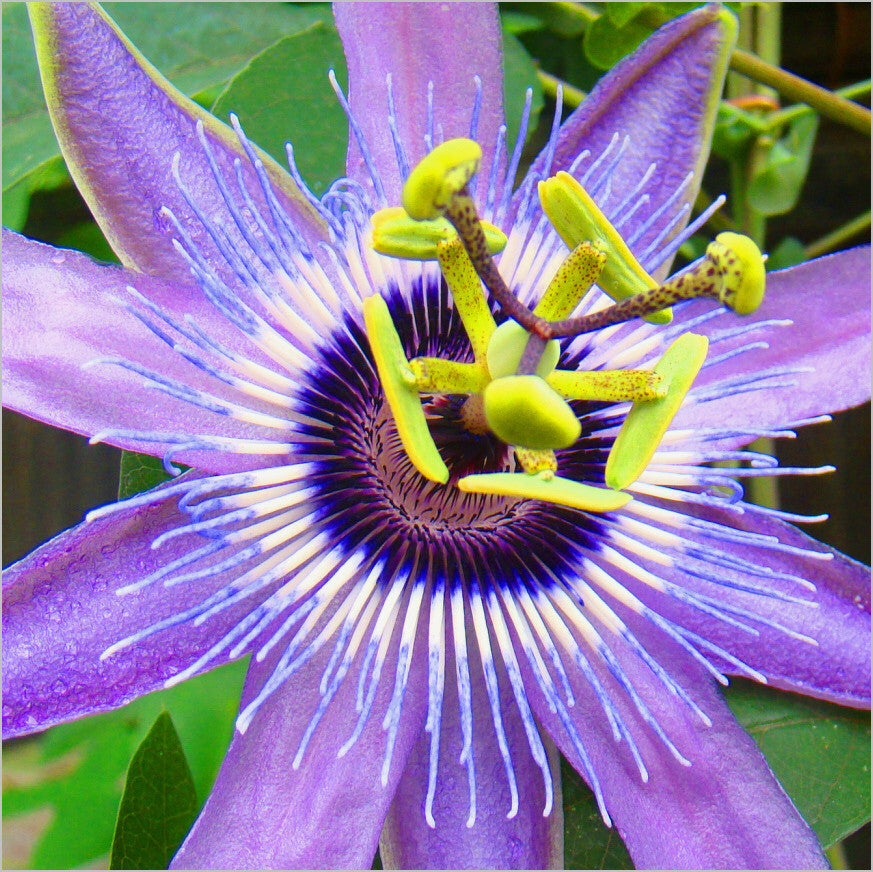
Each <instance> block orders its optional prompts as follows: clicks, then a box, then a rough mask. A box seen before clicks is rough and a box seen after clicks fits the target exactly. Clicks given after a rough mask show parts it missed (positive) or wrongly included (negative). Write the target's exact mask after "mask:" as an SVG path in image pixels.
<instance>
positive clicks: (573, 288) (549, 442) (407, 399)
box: [364, 139, 765, 512]
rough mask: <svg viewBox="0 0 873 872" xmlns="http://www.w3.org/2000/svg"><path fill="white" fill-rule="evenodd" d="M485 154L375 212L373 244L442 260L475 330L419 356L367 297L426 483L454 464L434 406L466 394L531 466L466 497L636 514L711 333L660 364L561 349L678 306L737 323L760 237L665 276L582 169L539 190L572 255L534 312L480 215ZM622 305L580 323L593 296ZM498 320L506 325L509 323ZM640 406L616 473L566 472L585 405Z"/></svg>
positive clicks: (444, 475)
mask: <svg viewBox="0 0 873 872" xmlns="http://www.w3.org/2000/svg"><path fill="white" fill-rule="evenodd" d="M480 159H481V149H480V148H479V146H478V144H477V143H475V142H473V141H472V140H469V139H453V140H449V141H447V142H444V143H442V144H441V145H439V146H437V147H436V148H434V149H433V150H432V151H431V152H430V153H429V154H428V155H427V156H426V157H425V158H424V159H423V160H422V161H421V162H420V163H419V164H418V165H417V166H416V167H414V168H413V170H412V172H411V173H410V174H409V176H408V178H407V181H406V184H405V186H404V188H403V192H402V207H397V206H394V207H389V208H387V209H382V210H380V211H379V212H377V213H376V214H375V215H374V216H373V219H372V245H373V248H374V249H375V250H376V251H377V252H379V253H381V254H384V255H386V256H389V257H395V258H401V259H415V260H435V261H437V262H438V263H439V266H440V269H441V272H442V275H443V278H444V280H445V282H446V285H447V287H448V289H449V292H450V293H451V295H452V299H453V302H454V305H455V309H456V310H457V312H458V314H459V315H460V318H461V320H462V322H463V326H464V330H465V332H466V333H467V336H468V338H469V341H470V347H471V350H472V356H473V360H472V361H457V360H448V359H444V358H438V357H432V358H428V357H416V358H413V359H412V360H409V359H407V358H406V356H405V354H404V352H403V346H402V343H401V341H400V338H399V335H398V332H397V329H396V328H395V326H394V324H393V323H392V321H391V317H390V314H389V312H388V308H387V306H386V304H385V301H384V300H383V299H382V298H381V297H379V296H371V297H369V298H367V299H365V300H364V319H365V326H366V331H367V338H368V340H369V342H370V346H371V349H372V352H373V357H374V359H375V362H376V368H377V371H378V375H379V379H380V382H381V384H382V387H383V390H384V394H385V397H386V401H387V404H388V407H389V409H390V412H391V415H392V416H393V418H394V422H395V424H396V427H397V432H398V435H399V437H400V441H401V443H402V445H403V449H404V451H405V452H406V455H407V457H408V458H409V460H410V462H411V463H412V465H413V466H414V467H415V468H416V469H417V470H418V472H419V473H420V474H421V475H422V476H424V477H425V478H426V479H430V480H431V481H434V482H437V483H439V484H442V485H446V484H448V482H449V471H448V468H447V467H446V464H445V462H444V461H443V459H442V458H441V457H440V454H439V451H438V449H437V447H436V444H435V442H434V440H433V438H432V436H431V434H430V431H429V428H428V423H427V417H426V414H425V410H424V408H423V406H422V401H423V399H427V398H430V397H434V396H439V395H457V394H462V395H464V394H466V395H468V401H467V405H468V406H469V407H470V408H471V409H474V410H475V413H476V414H475V415H474V416H472V417H473V418H474V419H475V422H476V423H475V426H476V427H477V428H478V429H480V430H481V429H485V430H489V431H490V432H491V433H492V434H493V435H494V436H496V437H497V438H498V439H499V440H501V441H502V442H503V443H505V444H506V445H507V446H508V447H509V448H510V449H511V453H512V456H513V457H514V462H515V469H516V470H518V471H510V472H498V473H485V474H474V475H467V476H464V477H462V478H460V479H459V480H458V481H457V482H454V483H453V485H454V486H456V487H457V488H458V489H460V490H461V491H464V492H470V493H483V494H499V495H504V496H514V497H522V498H533V499H540V500H544V501H546V502H553V503H556V504H559V505H565V506H571V507H573V508H578V509H582V510H585V511H592V512H609V511H614V510H616V509H619V508H621V507H622V506H624V505H625V504H626V503H627V502H628V501H629V500H630V495H629V494H627V493H624V491H625V489H626V488H628V487H629V486H630V485H632V484H633V483H634V482H635V481H636V480H637V479H638V478H639V477H640V475H642V473H643V472H644V471H645V469H646V467H647V466H648V464H649V462H650V461H651V459H652V457H653V455H654V454H655V451H656V450H657V448H658V446H659V444H660V442H661V440H662V438H663V436H664V434H665V432H666V431H667V429H668V428H669V426H670V423H671V422H672V420H673V418H674V417H675V415H676V414H677V412H678V411H679V408H680V407H681V405H682V403H683V400H684V399H685V396H686V395H687V393H688V391H689V390H690V388H691V387H692V385H693V383H694V380H695V378H696V376H697V374H698V372H699V371H700V369H701V367H702V366H703V363H704V361H705V359H706V354H707V349H708V340H707V339H706V337H705V336H701V335H697V334H694V333H691V332H685V333H681V334H680V335H679V336H678V337H677V338H676V339H675V340H674V341H673V342H672V343H671V344H670V345H669V347H668V348H667V349H666V351H665V352H664V354H663V355H662V357H661V358H660V360H658V361H657V362H656V363H655V364H654V366H653V367H652V368H651V369H636V370H634V369H630V370H624V369H616V370H592V371H584V370H578V369H561V368H559V363H560V360H561V354H562V353H561V346H560V342H559V340H561V339H570V340H572V339H573V338H575V337H577V336H581V335H583V334H586V333H592V332H595V331H598V330H603V329H605V328H607V327H612V326H614V325H618V324H622V323H625V322H629V321H633V320H635V319H643V320H645V321H647V322H649V323H650V324H652V325H653V328H654V329H657V327H658V326H661V327H663V326H664V325H667V324H669V323H670V322H671V321H672V317H673V315H672V306H673V305H674V304H676V303H681V302H684V301H687V300H693V299H707V298H708V299H712V300H716V301H718V302H719V303H720V304H721V305H723V306H726V307H727V308H729V309H732V310H733V311H734V312H735V313H736V314H738V315H747V314H750V313H751V312H753V311H755V309H757V307H758V306H759V305H760V303H761V300H762V299H763V295H764V286H765V276H764V257H763V256H762V254H761V252H760V251H759V250H758V248H757V246H756V245H755V243H754V242H753V241H752V240H751V239H749V238H748V237H745V236H742V235H740V234H737V233H721V234H719V235H718V236H717V237H716V238H715V240H713V242H712V243H710V245H709V246H708V247H707V249H706V252H705V254H704V256H703V257H702V258H701V259H700V260H698V261H696V262H695V263H693V264H691V265H690V266H689V267H688V268H686V269H685V270H683V271H681V272H680V273H678V274H676V275H675V276H673V277H672V278H671V279H669V280H668V281H666V282H664V283H658V282H657V281H655V279H653V278H652V276H650V275H649V274H648V273H647V272H646V271H645V269H644V268H643V267H642V266H641V264H640V263H639V261H638V260H637V259H636V257H635V256H634V254H633V253H632V251H631V249H630V247H629V245H628V244H627V242H626V241H625V240H624V239H623V238H622V236H621V234H620V233H619V231H618V230H617V229H616V227H615V226H613V224H612V223H611V222H610V221H609V220H608V219H607V218H606V216H605V215H604V214H603V212H602V211H601V210H600V208H599V207H598V206H597V204H596V203H595V201H594V199H593V197H592V196H591V195H590V194H589V193H588V191H586V190H585V188H584V187H583V186H582V185H581V184H580V183H579V182H578V181H577V180H576V179H575V178H573V177H572V176H571V175H570V174H569V173H566V172H559V173H558V174H557V175H555V176H554V177H551V178H548V179H545V180H543V181H541V182H540V183H539V185H538V194H539V198H540V203H541V206H542V209H543V212H544V214H545V216H546V217H547V218H548V220H549V222H550V223H551V225H552V227H553V228H554V230H555V232H556V233H557V234H558V236H560V238H561V239H562V240H563V242H564V243H565V244H566V246H567V248H568V249H569V252H568V254H567V256H566V257H565V258H564V260H563V262H562V263H561V264H560V266H559V268H558V269H557V270H556V272H555V274H554V276H553V277H552V279H551V281H550V282H549V283H548V284H547V285H546V287H545V288H544V289H543V290H542V293H541V295H540V297H539V300H538V302H537V303H536V305H535V306H534V307H533V308H530V307H529V306H527V305H526V304H525V303H524V302H522V301H521V300H520V299H519V298H518V296H517V295H516V294H514V293H513V292H512V290H511V289H510V287H509V286H508V284H507V283H506V281H504V279H503V277H502V276H501V274H500V271H499V269H498V267H497V264H496V263H495V260H494V255H497V254H499V253H500V252H501V251H502V250H503V248H504V247H505V245H506V243H507V239H506V236H505V235H503V233H502V232H501V231H500V229H499V228H497V227H495V226H494V225H492V224H489V223H488V222H486V221H482V220H481V219H480V218H479V215H478V214H477V211H476V207H475V205H474V202H473V198H472V197H471V195H470V193H469V190H468V184H469V182H470V181H471V179H472V178H473V176H474V175H475V174H476V172H477V170H478V167H479V161H480ZM596 289H599V290H600V291H602V292H603V293H604V294H605V295H606V296H607V297H608V298H610V299H611V300H612V304H611V305H606V306H602V305H601V306H599V307H595V308H594V309H593V310H592V309H591V307H588V310H587V311H586V312H585V313H584V314H581V315H574V312H576V310H577V309H578V308H579V307H580V303H582V301H583V299H584V298H585V297H586V296H587V295H588V294H589V293H592V292H593V293H596ZM495 313H496V314H497V316H498V318H500V323H499V324H498V318H496V317H495ZM583 400H584V401H588V402H594V403H630V407H629V409H628V410H627V412H626V414H625V416H624V420H623V422H622V424H621V426H620V428H619V430H618V433H617V435H616V437H615V440H614V442H613V444H612V447H611V450H610V453H609V456H608V458H607V462H606V467H605V470H604V480H603V482H602V483H600V482H579V481H575V480H573V479H570V478H564V477H562V476H561V475H560V474H559V462H558V458H557V455H556V452H558V451H560V450H562V449H566V448H569V447H570V446H572V445H574V444H575V443H576V441H577V440H578V439H579V438H580V434H581V431H582V428H581V424H580V421H579V418H578V416H577V412H576V411H574V408H573V406H572V405H571V403H573V402H574V401H583Z"/></svg>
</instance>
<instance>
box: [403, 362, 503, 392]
mask: <svg viewBox="0 0 873 872" xmlns="http://www.w3.org/2000/svg"><path fill="white" fill-rule="evenodd" d="M409 368H410V369H411V370H412V372H413V373H414V375H415V390H417V391H418V392H419V393H420V394H479V393H482V391H484V390H485V386H486V385H487V384H488V373H487V372H486V370H485V367H484V366H482V365H481V364H478V363H458V362H457V361H454V360H444V359H443V358H442V357H414V358H413V359H412V360H410V361H409Z"/></svg>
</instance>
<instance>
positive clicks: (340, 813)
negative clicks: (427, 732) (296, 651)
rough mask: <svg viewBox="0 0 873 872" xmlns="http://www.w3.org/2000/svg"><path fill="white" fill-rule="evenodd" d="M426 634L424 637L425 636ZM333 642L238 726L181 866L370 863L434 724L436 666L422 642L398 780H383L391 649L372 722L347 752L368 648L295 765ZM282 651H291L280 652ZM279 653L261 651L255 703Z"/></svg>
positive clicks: (394, 765)
mask: <svg viewBox="0 0 873 872" xmlns="http://www.w3.org/2000/svg"><path fill="white" fill-rule="evenodd" d="M421 641H422V640H421V639H419V643H421ZM331 647H332V646H330V645H327V646H325V648H323V649H322V650H321V651H320V652H319V653H318V654H316V655H314V656H313V658H312V659H311V660H310V661H309V662H308V663H307V664H306V665H305V666H303V668H301V669H300V671H299V672H297V673H295V674H294V675H293V676H292V677H291V678H289V679H288V680H287V682H286V683H285V685H284V686H283V687H281V688H280V689H279V690H278V691H276V692H275V693H274V694H273V695H272V696H271V697H269V699H267V701H266V702H264V704H263V705H262V706H261V708H260V709H259V710H258V713H257V714H256V716H255V718H254V720H253V721H252V723H251V725H250V726H249V728H248V730H247V731H246V732H245V734H242V735H241V734H239V733H236V734H235V735H234V738H233V741H232V743H231V746H230V749H229V751H228V753H227V757H226V758H225V761H224V763H223V765H222V767H221V771H220V772H219V773H218V779H217V780H216V782H215V786H214V787H213V789H212V793H211V794H210V796H209V799H208V800H207V801H206V805H205V807H204V809H203V812H202V813H201V815H200V817H199V818H198V819H197V821H196V822H195V824H194V827H193V829H192V830H191V832H190V833H189V834H188V837H187V839H186V840H185V842H184V843H183V845H182V847H181V848H180V850H179V852H178V854H176V856H175V858H174V859H173V863H172V864H171V868H176V869H369V868H370V866H371V864H372V862H373V857H374V855H375V853H376V847H377V845H378V841H379V833H380V831H381V829H382V822H383V820H384V818H385V814H386V812H387V810H388V806H389V804H390V802H391V797H392V796H393V795H394V791H395V790H396V787H397V782H398V781H399V780H400V776H401V773H402V772H403V767H404V764H405V761H406V758H407V756H408V755H409V752H410V749H411V747H412V746H413V745H414V744H415V741H416V739H417V738H418V736H419V734H420V732H421V730H422V727H423V725H424V717H425V710H426V708H427V700H426V697H427V692H426V687H427V676H426V664H425V662H424V660H425V657H424V655H423V652H422V645H421V644H417V645H416V653H414V655H413V660H412V668H411V672H410V676H409V688H408V690H407V693H406V699H405V702H404V706H403V714H402V716H401V723H400V729H399V732H398V737H397V744H396V746H395V748H394V754H393V756H392V758H391V767H390V770H389V776H388V783H387V785H386V786H385V787H383V786H382V784H381V782H380V773H381V769H382V761H383V757H384V754H385V735H386V734H385V732H384V730H383V729H382V712H384V711H385V708H386V705H387V702H388V700H389V699H390V697H391V693H392V690H393V680H392V679H391V678H388V676H391V677H392V678H393V675H394V672H395V665H396V649H393V646H392V649H391V650H394V652H395V653H393V654H390V655H389V656H388V657H387V658H386V662H385V668H384V671H383V673H382V680H381V683H380V685H379V689H378V692H377V694H376V700H375V704H374V706H373V710H372V712H371V714H370V717H369V720H368V721H367V725H366V727H365V728H364V732H363V733H362V735H361V737H360V738H359V739H358V741H357V743H356V744H355V745H353V746H352V748H351V750H350V751H349V752H348V754H346V756H344V757H341V758H338V757H337V749H338V748H339V747H340V746H341V744H342V743H343V742H344V741H345V740H346V739H347V738H348V737H349V735H350V734H351V732H352V729H353V727H354V725H355V722H356V720H357V717H358V714H357V712H356V711H355V690H356V687H355V686H356V684H357V680H356V676H357V668H356V666H357V667H359V666H360V663H361V657H360V654H359V656H358V658H357V660H356V661H355V662H353V664H352V668H351V669H350V671H349V674H348V675H347V676H346V678H345V680H344V681H343V682H342V684H341V685H340V688H339V691H338V692H337V695H336V697H334V699H333V701H332V702H331V704H330V705H329V706H328V708H327V711H326V713H325V715H324V718H323V719H322V721H321V722H320V723H319V725H318V727H317V729H316V730H315V732H314V734H313V737H312V740H311V742H310V743H309V746H308V747H307V749H306V752H305V754H304V755H303V758H302V764H301V766H300V768H299V769H297V770H295V769H294V768H293V766H292V763H293V760H294V757H295V755H296V754H297V750H298V747H299V744H300V740H301V737H302V736H303V734H304V732H305V730H306V728H307V726H308V724H309V721H310V719H311V717H312V714H313V713H314V712H315V710H316V709H317V707H318V704H319V702H320V701H321V694H320V693H319V689H318V687H319V683H320V681H321V676H322V672H323V670H324V668H325V664H326V661H327V658H328V655H329V654H330V651H331ZM278 653H281V652H278ZM278 653H277V654H276V655H275V656H273V657H270V658H268V659H267V660H266V661H265V662H264V663H257V662H256V661H252V664H251V666H250V668H249V673H248V677H247V679H246V684H245V687H244V689H243V696H242V705H243V706H245V705H246V704H247V703H248V702H249V701H250V700H251V699H252V698H253V696H254V695H255V694H256V693H257V692H258V691H259V690H260V688H261V687H262V686H263V684H264V683H265V682H266V680H267V679H268V678H269V676H270V674H271V673H272V670H273V668H274V666H275V663H276V657H277V656H278Z"/></svg>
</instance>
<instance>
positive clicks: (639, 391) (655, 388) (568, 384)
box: [546, 369, 667, 403]
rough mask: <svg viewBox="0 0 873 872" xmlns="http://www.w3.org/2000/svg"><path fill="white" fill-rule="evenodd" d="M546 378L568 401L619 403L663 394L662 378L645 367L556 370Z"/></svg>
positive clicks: (663, 383)
mask: <svg viewBox="0 0 873 872" xmlns="http://www.w3.org/2000/svg"><path fill="white" fill-rule="evenodd" d="M546 381H547V382H548V383H549V384H550V385H551V386H552V387H553V388H554V389H555V390H556V391H557V392H558V393H559V394H560V395H561V396H562V397H564V399H567V400H596V401H599V402H604V403H606V402H613V403H620V402H623V401H625V400H634V401H637V402H645V401H646V400H657V399H659V398H660V397H663V396H666V393H667V388H666V384H665V382H664V379H663V378H662V377H661V376H660V375H658V373H656V372H653V371H651V370H647V369H606V370H594V371H585V370H577V371H570V370H566V369H556V370H555V371H554V372H553V373H551V374H550V375H548V376H546Z"/></svg>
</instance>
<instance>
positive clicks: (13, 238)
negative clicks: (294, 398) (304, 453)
mask: <svg viewBox="0 0 873 872" xmlns="http://www.w3.org/2000/svg"><path fill="white" fill-rule="evenodd" d="M128 286H133V287H134V288H135V289H136V290H137V291H139V292H140V293H141V294H143V296H145V297H146V298H148V299H149V300H150V301H152V302H153V303H155V304H156V305H158V306H160V307H161V308H162V309H163V310H164V311H165V312H166V313H167V314H168V315H169V316H171V317H172V318H174V319H175V320H176V321H177V322H178V323H183V322H184V318H185V316H186V315H191V316H193V317H194V318H195V321H196V322H197V323H198V324H199V325H200V326H201V327H202V328H203V329H204V330H206V331H207V332H208V333H209V335H211V336H212V337H213V338H214V339H216V340H217V341H218V342H223V343H224V344H226V345H228V346H230V347H231V348H238V349H244V351H245V354H246V356H247V357H248V358H251V359H255V360H262V359H263V355H260V354H259V353H257V349H255V348H254V347H252V346H251V343H248V342H246V341H245V338H244V337H243V335H242V334H241V333H240V332H239V331H238V330H237V329H236V328H235V327H233V326H232V325H230V324H229V323H228V322H227V320H225V319H224V318H223V317H222V316H221V315H219V314H218V312H217V311H216V310H215V308H214V307H213V306H212V305H211V304H210V303H209V302H208V301H207V300H206V298H205V297H204V295H203V293H202V292H201V291H200V290H199V289H196V288H195V289H189V288H186V287H185V286H181V287H180V286H176V285H173V284H169V283H165V282H163V281H161V280H159V279H156V278H151V277H149V276H144V275H141V274H138V273H134V272H131V271H130V270H125V269H123V268H120V267H116V266H110V265H105V264H104V265H101V264H97V263H95V262H94V261H92V260H90V259H89V258H87V257H86V256H85V255H83V254H80V253H79V252H75V251H68V250H62V249H57V248H52V247H51V246H49V245H44V244H42V243H39V242H33V241H32V240H29V239H25V238H24V237H23V236H19V235H17V234H15V233H12V232H11V231H9V230H5V229H4V231H3V404H4V406H8V407H9V408H11V409H14V410H15V411H18V412H21V413H23V414H25V415H28V416H29V417H31V418H37V419H38V420H40V421H45V422H46V423H48V424H52V425H53V426H56V427H62V428H64V429H66V430H73V431H74V432H76V433H81V434H83V435H86V436H92V435H94V434H96V433H99V432H101V431H103V430H105V429H107V428H112V429H131V430H137V431H157V432H163V433H174V432H179V431H181V432H183V433H187V434H191V435H197V434H202V435H213V436H227V437H239V438H260V439H265V438H271V437H273V438H275V431H272V433H270V432H268V431H266V430H265V428H263V427H259V426H256V425H253V424H247V423H245V422H242V421H238V420H236V419H234V418H232V417H229V416H227V415H219V414H215V413H214V412H209V411H206V410H205V409H200V408H198V407H196V406H194V405H192V404H190V403H188V402H185V401H183V400H181V399H176V398H175V397H172V396H169V395H168V394H166V393H164V392H163V391H160V390H155V389H154V388H153V387H149V386H148V384H147V382H146V380H145V379H144V378H143V377H142V376H140V375H137V374H135V373H132V372H130V371H128V370H126V369H123V368H121V367H119V366H116V365H110V364H101V365H98V366H89V367H87V368H85V367H84V366H83V365H84V364H88V363H91V362H92V361H95V360H97V359H99V358H105V357H111V358H123V359H125V360H128V361H132V362H134V363H136V364H140V365H142V366H143V367H145V368H147V369H148V370H151V371H153V372H156V373H158V374H159V375H161V376H163V377H166V378H170V379H174V380H177V381H179V382H181V383H183V384H185V385H187V386H189V387H190V388H192V389H193V390H195V391H197V390H202V391H206V392H209V391H212V392H214V391H215V389H216V384H215V380H214V379H211V378H209V377H208V376H206V375H205V373H204V372H202V371H201V370H200V369H199V368H198V367H196V366H195V365H194V364H192V363H189V362H188V361H186V360H184V359H183V358H182V356H181V355H179V354H176V353H175V352H173V351H172V350H171V349H170V347H169V346H168V345H167V344H165V343H164V342H163V341H161V340H160V339H158V337H157V336H156V335H155V334H154V333H152V332H151V331H150V330H149V329H147V328H146V327H145V326H144V324H142V323H141V322H140V321H139V320H138V319H137V318H136V317H134V315H132V314H131V313H130V312H129V311H127V310H126V309H125V308H124V303H123V301H124V300H125V299H126V298H127V299H130V298H129V296H128V293H127V291H126V288H127V287H128ZM107 441H111V442H112V444H115V445H118V446H119V447H122V448H130V449H133V450H137V451H145V452H148V453H150V454H159V455H160V454H162V453H163V452H164V451H165V450H166V446H162V445H160V444H156V443H141V442H137V441H136V440H134V439H110V440H107ZM178 459H179V460H180V461H181V462H183V463H188V464H189V465H196V466H198V467H199V468H203V469H206V470H209V471H211V472H225V471H234V470H240V469H243V468H245V467H247V466H257V465H263V464H264V462H267V463H273V462H275V459H274V458H264V457H261V456H243V455H233V454H220V453H217V452H208V453H207V452H203V451H198V452H180V454H179V455H178Z"/></svg>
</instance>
